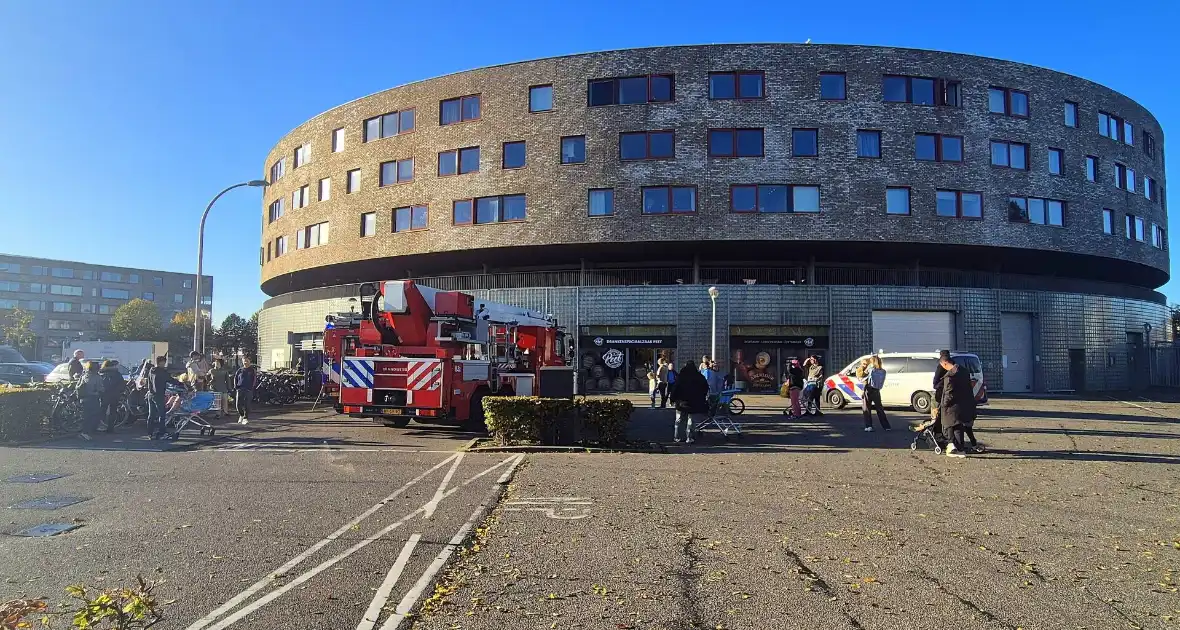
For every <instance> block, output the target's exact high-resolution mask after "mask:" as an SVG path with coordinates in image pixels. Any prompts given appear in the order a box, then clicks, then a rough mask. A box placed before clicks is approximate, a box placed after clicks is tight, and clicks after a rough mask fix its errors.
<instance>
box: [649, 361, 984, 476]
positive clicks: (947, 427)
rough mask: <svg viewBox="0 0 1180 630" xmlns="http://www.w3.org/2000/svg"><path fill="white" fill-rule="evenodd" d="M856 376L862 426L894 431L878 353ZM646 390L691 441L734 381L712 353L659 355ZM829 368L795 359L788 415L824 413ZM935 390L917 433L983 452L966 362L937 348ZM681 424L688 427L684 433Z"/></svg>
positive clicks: (949, 449)
mask: <svg viewBox="0 0 1180 630" xmlns="http://www.w3.org/2000/svg"><path fill="white" fill-rule="evenodd" d="M855 375H856V379H857V381H858V382H859V384H860V385H861V388H862V394H861V414H862V417H863V419H864V431H865V432H866V433H871V432H873V431H874V428H873V419H874V415H875V416H876V421H877V424H879V425H880V427H881V430H882V431H890V430H892V428H893V427H892V426H891V425H890V424H889V417H888V416H887V415H886V414H885V407H884V405H883V404H882V402H881V388H882V387H884V386H885V379H886V378H887V377H888V374H887V373H886V371H885V368H884V367H883V365H882V363H881V358H880V357H879V356H876V355H873V356H870V357H867V358H865V359H863V360H862V361H861V362H860V364H859V365H858V366H857V368H856V372H855ZM647 378H648V392H649V397H650V400H651V407H652V408H653V409H654V408H656V407H657V400H658V403H659V404H658V406H659V408H667V406H668V403H669V402H671V403H672V406H673V408H674V409H675V412H676V415H675V424H674V427H673V434H672V436H673V440H674V441H676V442H680V441H681V440H682V439H683V440H684V441H685V442H688V443H691V442H692V441H693V432H692V431H693V426H694V424H695V425H698V426H699V425H700V423H701V422H703V421H704V420H705V418H706V415H707V414H708V413H709V411H710V409H712V408H714V407H715V406H716V404H717V402H718V400H719V398H720V396H721V393H722V392H723V391H724V390H725V389H726V388H728V387H729V386H730V384H731V382H730V380H729V377H728V376H727V375H725V374H724V373H722V372H721V371H720V370H719V369H718V366H717V362H716V361H714V360H713V359H712V358H711V357H709V356H704V357H702V358H701V362H700V364H699V365H697V364H694V363H693V362H692V361H688V362H685V364H684V365H683V366H682V367H681V368H680V369H679V370H677V369H676V368H675V366H674V365H673V364H672V362H671V361H669V360H667V359H665V358H664V357H660V358H659V359H658V360H657V364H656V365H654V366H652V367H651V369H650V371H649V372H648V373H647ZM824 380H825V372H824V365H823V360H822V359H821V358H820V357H819V356H818V355H811V356H809V357H807V358H805V359H804V360H803V361H802V362H800V361H799V359H797V358H796V359H791V361H790V364H789V366H788V368H787V370H786V374H785V376H784V381H783V385H782V389H781V391H780V394H781V395H782V396H784V397H786V398H789V399H790V403H789V406H788V407H787V408H786V409H783V415H785V416H787V417H788V418H787V419H788V420H797V419H800V418H803V417H805V416H822V415H823V411H822V410H821V408H820V403H821V400H822V397H823V391H824V385H823V384H824ZM931 385H932V388H933V390H934V397H933V400H932V408H931V414H930V419H929V420H927V421H925V422H923V423H922V424H920V425H918V426H916V427H914V430H915V431H917V432H923V431H925V430H926V429H930V430H931V431H932V432H933V433H934V434H935V435H936V436H938V437H937V440H938V442H939V444H940V445H945V453H946V455H947V456H949V457H955V458H962V457H966V456H967V455H968V454H973V453H982V452H984V449H983V447H981V446H980V445H979V442H978V440H976V438H975V433H974V431H973V427H974V425H975V417H976V407H975V404H976V403H975V391H974V386H973V384H972V382H971V375H970V373H969V371H968V369H967V368H966V367H960V366H959V365H958V364H956V363H955V362H954V360H953V358H952V357H951V354H950V352H949V351H947V350H943V351H941V352H940V353H939V359H938V367H937V369H936V370H935V373H934V382H933V383H932V384H931ZM681 426H684V427H685V433H684V437H683V438H681Z"/></svg>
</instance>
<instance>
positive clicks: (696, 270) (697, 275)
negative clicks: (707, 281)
mask: <svg viewBox="0 0 1180 630" xmlns="http://www.w3.org/2000/svg"><path fill="white" fill-rule="evenodd" d="M692 283H693V284H700V283H701V255H700V254H693V255H692Z"/></svg>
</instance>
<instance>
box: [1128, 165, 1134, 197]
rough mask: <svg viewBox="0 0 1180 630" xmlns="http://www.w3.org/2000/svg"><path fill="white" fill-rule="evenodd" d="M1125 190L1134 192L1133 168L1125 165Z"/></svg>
mask: <svg viewBox="0 0 1180 630" xmlns="http://www.w3.org/2000/svg"><path fill="white" fill-rule="evenodd" d="M1126 184H1127V192H1135V169H1133V168H1131V167H1130V166H1128V167H1127V182H1126Z"/></svg>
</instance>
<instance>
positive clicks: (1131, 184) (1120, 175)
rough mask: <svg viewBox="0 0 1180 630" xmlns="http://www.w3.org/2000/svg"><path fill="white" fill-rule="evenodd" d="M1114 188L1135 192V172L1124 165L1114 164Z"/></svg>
mask: <svg viewBox="0 0 1180 630" xmlns="http://www.w3.org/2000/svg"><path fill="white" fill-rule="evenodd" d="M1114 186H1115V188H1121V189H1123V190H1135V171H1134V169H1131V168H1127V165H1125V164H1119V163H1118V162H1115V163H1114Z"/></svg>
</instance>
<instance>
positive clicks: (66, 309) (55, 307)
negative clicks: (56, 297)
mask: <svg viewBox="0 0 1180 630" xmlns="http://www.w3.org/2000/svg"><path fill="white" fill-rule="evenodd" d="M50 310H52V311H53V312H54V313H72V312H74V303H73V302H54V303H53V304H52V306H51V308H50Z"/></svg>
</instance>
